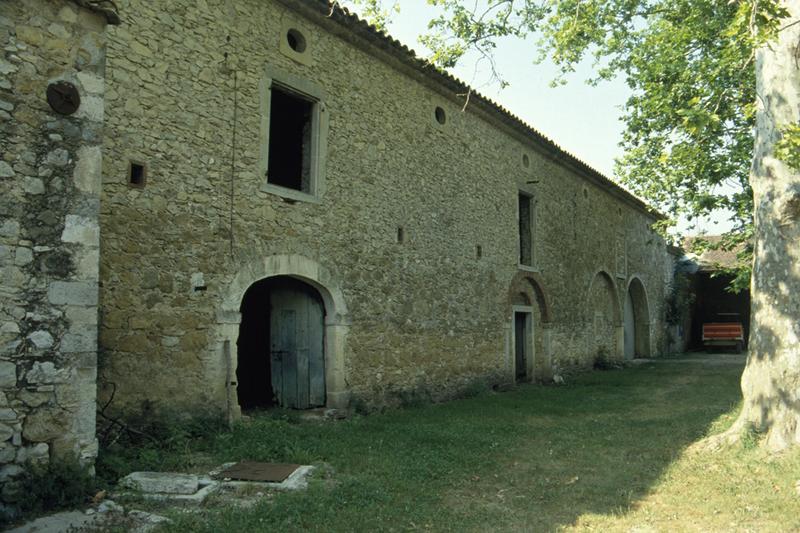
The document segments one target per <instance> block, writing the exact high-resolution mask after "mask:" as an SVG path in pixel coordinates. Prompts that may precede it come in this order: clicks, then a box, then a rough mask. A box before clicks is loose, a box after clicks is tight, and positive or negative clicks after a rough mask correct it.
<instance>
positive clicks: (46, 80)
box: [0, 0, 107, 511]
mask: <svg viewBox="0 0 800 533" xmlns="http://www.w3.org/2000/svg"><path fill="white" fill-rule="evenodd" d="M106 23H107V18H106V17H105V16H104V14H103V13H102V12H97V11H95V10H92V9H88V8H86V7H82V6H80V5H79V3H73V2H69V1H65V0H24V1H22V0H10V1H4V2H0V44H2V50H3V51H2V52H0V389H1V392H0V498H2V502H3V503H2V504H0V510H3V511H7V510H8V507H7V506H6V505H8V504H12V505H13V503H14V502H16V501H19V499H20V498H21V497H24V495H22V494H19V488H18V484H17V483H15V482H14V480H15V478H18V476H19V475H20V474H22V473H23V471H24V465H25V464H26V462H29V461H36V462H46V461H49V460H50V459H51V458H53V457H64V456H71V457H77V458H79V460H81V461H82V462H83V463H85V464H91V463H92V462H93V460H94V458H95V456H96V455H97V441H96V439H95V409H96V405H95V397H96V386H95V382H96V374H97V320H98V316H97V315H98V277H99V274H98V265H99V245H100V234H99V233H100V231H99V224H98V212H99V202H100V201H99V190H100V181H101V179H100V178H101V166H102V165H101V163H102V157H101V154H102V152H101V147H100V145H101V139H102V125H103V93H104V83H105V82H104V62H105V42H104V33H105V26H106ZM58 82H61V84H60V85H59V86H58V87H57V88H55V87H51V85H52V84H54V83H58ZM70 87H74V88H75V89H76V90H77V95H78V97H79V99H80V102H78V101H77V99H75V96H74V94H70ZM54 89H56V90H54ZM76 104H77V109H74V108H75V107H76ZM56 109H58V110H59V111H60V113H59V112H57V111H56Z"/></svg>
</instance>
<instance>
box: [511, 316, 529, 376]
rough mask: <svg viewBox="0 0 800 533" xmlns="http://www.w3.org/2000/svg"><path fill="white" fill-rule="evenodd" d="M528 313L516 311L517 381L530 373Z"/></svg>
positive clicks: (515, 350)
mask: <svg viewBox="0 0 800 533" xmlns="http://www.w3.org/2000/svg"><path fill="white" fill-rule="evenodd" d="M527 342H528V314H527V313H514V360H515V364H514V366H515V369H516V372H515V374H516V379H517V381H524V380H525V378H526V377H527V375H528V358H527V346H526V344H527Z"/></svg>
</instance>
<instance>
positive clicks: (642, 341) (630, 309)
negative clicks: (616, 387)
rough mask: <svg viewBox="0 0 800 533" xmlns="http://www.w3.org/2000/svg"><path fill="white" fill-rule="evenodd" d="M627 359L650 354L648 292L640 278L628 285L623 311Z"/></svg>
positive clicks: (634, 279)
mask: <svg viewBox="0 0 800 533" xmlns="http://www.w3.org/2000/svg"><path fill="white" fill-rule="evenodd" d="M623 326H624V331H623V333H624V334H623V339H624V348H625V350H624V351H625V359H634V358H636V357H649V356H650V320H649V310H648V305H647V293H646V292H645V289H644V285H643V284H642V282H641V280H639V279H638V278H633V279H632V280H631V282H630V284H629V285H628V292H627V294H626V296H625V307H624V311H623Z"/></svg>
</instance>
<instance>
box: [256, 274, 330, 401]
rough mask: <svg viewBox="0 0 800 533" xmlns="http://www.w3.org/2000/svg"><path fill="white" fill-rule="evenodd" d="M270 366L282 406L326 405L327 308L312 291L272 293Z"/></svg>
mask: <svg viewBox="0 0 800 533" xmlns="http://www.w3.org/2000/svg"><path fill="white" fill-rule="evenodd" d="M270 311H271V312H270V332H271V334H270V364H271V366H272V368H271V374H272V391H273V393H274V394H275V398H276V399H277V402H278V405H280V406H281V407H288V408H292V409H308V408H310V407H318V406H322V405H325V352H324V348H323V343H324V340H323V336H324V329H323V328H324V326H323V320H324V309H323V306H322V303H321V302H320V301H318V300H317V299H315V298H313V297H311V296H310V295H309V294H308V292H306V291H303V290H299V289H295V288H281V289H275V290H273V291H272V292H271V294H270Z"/></svg>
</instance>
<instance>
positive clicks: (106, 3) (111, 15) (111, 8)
mask: <svg viewBox="0 0 800 533" xmlns="http://www.w3.org/2000/svg"><path fill="white" fill-rule="evenodd" d="M72 1H73V2H75V3H76V4H78V5H79V6H81V7H85V8H86V9H89V10H91V11H95V12H97V13H100V14H101V15H103V16H104V17H105V18H106V21H108V23H109V24H114V25H117V24H119V23H120V22H121V20H120V18H119V10H118V9H117V5H116V4H115V3H114V1H113V0H72Z"/></svg>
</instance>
